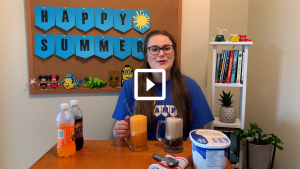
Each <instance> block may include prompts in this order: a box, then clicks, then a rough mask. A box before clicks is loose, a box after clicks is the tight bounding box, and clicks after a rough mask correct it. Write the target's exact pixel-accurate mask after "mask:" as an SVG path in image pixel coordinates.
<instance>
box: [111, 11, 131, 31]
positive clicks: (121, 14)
mask: <svg viewBox="0 0 300 169" xmlns="http://www.w3.org/2000/svg"><path fill="white" fill-rule="evenodd" d="M122 10H123V11H122ZM131 12H132V11H131V10H130V9H114V28H115V29H117V30H119V31H121V32H123V33H125V32H127V31H129V30H130V29H131V28H132V14H131Z"/></svg>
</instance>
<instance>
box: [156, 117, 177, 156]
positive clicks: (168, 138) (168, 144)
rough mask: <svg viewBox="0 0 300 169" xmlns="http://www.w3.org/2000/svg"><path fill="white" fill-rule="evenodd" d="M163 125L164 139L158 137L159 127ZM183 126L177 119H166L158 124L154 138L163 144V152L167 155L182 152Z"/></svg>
mask: <svg viewBox="0 0 300 169" xmlns="http://www.w3.org/2000/svg"><path fill="white" fill-rule="evenodd" d="M161 123H165V139H162V138H161V137H160V135H159V133H160V132H159V131H160V125H161ZM182 134H183V124H182V119H181V118H178V117H167V118H166V119H165V120H164V121H163V120H160V121H159V122H158V126H157V131H156V138H157V140H159V141H161V142H162V143H163V144H164V150H165V151H167V152H169V153H180V152H182V151H183V137H182Z"/></svg>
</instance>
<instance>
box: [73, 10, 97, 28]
mask: <svg viewBox="0 0 300 169" xmlns="http://www.w3.org/2000/svg"><path fill="white" fill-rule="evenodd" d="M94 26H95V8H76V28H78V29H80V30H83V31H85V32H87V31H88V30H90V29H92V28H93V27H94Z"/></svg>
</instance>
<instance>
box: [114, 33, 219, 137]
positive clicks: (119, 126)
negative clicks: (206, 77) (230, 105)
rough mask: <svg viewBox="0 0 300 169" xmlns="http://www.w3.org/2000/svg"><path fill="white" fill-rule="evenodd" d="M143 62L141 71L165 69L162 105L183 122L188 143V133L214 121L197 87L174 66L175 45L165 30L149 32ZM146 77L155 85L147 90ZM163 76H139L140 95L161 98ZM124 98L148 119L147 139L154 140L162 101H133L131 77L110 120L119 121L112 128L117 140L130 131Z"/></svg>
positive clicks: (163, 112)
mask: <svg viewBox="0 0 300 169" xmlns="http://www.w3.org/2000/svg"><path fill="white" fill-rule="evenodd" d="M143 52H144V63H143V66H142V68H146V69H165V71H166V99H165V104H166V105H167V109H168V110H169V113H170V115H171V116H176V115H177V116H179V117H181V118H182V120H183V127H184V129H183V140H187V139H188V140H189V138H188V135H189V132H190V131H191V130H194V129H199V128H200V129H202V128H204V125H206V124H207V123H209V122H211V121H213V120H214V117H213V115H212V113H211V111H210V109H209V106H208V104H207V101H206V99H205V97H204V95H203V93H202V90H201V88H200V86H199V85H198V84H197V83H196V82H195V81H194V80H193V79H191V78H188V77H186V76H183V75H182V74H181V71H180V69H179V65H178V63H177V60H178V58H177V50H176V42H175V39H174V38H173V36H172V35H171V34H169V33H168V32H166V31H159V30H156V31H152V32H150V33H149V34H148V35H147V37H146V39H145V43H144V51H143ZM146 78H148V79H151V81H153V82H154V83H155V86H154V87H153V88H151V89H150V90H148V91H146V90H145V89H146ZM161 82H162V75H161V74H160V73H141V74H140V75H139V82H138V84H139V88H138V93H139V96H148V97H149V96H161V92H162V91H161ZM125 99H126V101H127V103H128V105H129V107H130V108H131V111H132V112H135V114H143V115H145V116H147V120H148V121H147V127H148V140H156V129H157V123H158V121H159V120H164V119H165V117H166V116H167V113H166V111H165V108H164V106H163V101H136V100H135V99H134V78H130V79H129V80H127V81H126V83H124V85H123V88H122V91H121V93H120V96H119V99H118V102H117V106H116V109H115V112H114V114H113V116H112V117H113V118H114V119H116V120H118V121H117V122H116V124H115V127H114V130H113V131H114V135H115V137H116V138H117V139H120V140H122V139H124V138H125V137H127V135H128V130H129V119H130V117H129V114H130V113H129V111H128V109H127V107H126V105H125V103H124V100H125ZM164 132H165V131H164V125H162V126H161V137H162V138H164V134H163V133H164Z"/></svg>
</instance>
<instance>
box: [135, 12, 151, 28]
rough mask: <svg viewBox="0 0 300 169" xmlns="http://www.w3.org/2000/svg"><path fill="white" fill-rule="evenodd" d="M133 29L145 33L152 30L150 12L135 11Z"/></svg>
mask: <svg viewBox="0 0 300 169" xmlns="http://www.w3.org/2000/svg"><path fill="white" fill-rule="evenodd" d="M132 13H133V29H135V30H137V31H139V32H141V33H145V32H146V31H147V30H149V29H150V25H151V24H150V10H133V11H132Z"/></svg>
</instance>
